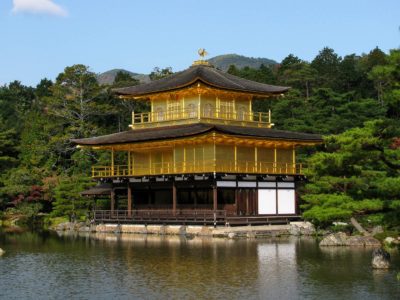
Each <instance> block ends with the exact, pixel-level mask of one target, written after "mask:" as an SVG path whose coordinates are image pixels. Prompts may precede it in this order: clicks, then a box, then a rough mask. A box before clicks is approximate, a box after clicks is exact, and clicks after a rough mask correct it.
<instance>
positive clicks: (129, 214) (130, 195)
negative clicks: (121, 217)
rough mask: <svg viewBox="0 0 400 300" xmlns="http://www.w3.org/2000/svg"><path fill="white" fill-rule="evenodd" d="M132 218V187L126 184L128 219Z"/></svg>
mask: <svg viewBox="0 0 400 300" xmlns="http://www.w3.org/2000/svg"><path fill="white" fill-rule="evenodd" d="M130 217H132V186H131V185H130V184H129V183H128V218H130Z"/></svg>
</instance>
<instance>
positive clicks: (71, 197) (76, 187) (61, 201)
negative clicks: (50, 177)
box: [51, 175, 93, 217]
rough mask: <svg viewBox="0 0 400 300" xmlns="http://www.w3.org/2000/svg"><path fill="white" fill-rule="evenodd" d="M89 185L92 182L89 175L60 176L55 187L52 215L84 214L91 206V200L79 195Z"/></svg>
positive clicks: (80, 215) (91, 184)
mask: <svg viewBox="0 0 400 300" xmlns="http://www.w3.org/2000/svg"><path fill="white" fill-rule="evenodd" d="M91 186H93V182H91V179H90V178H89V177H83V176H76V175H75V176H71V177H67V176H65V177H63V178H61V180H60V182H59V184H58V185H57V187H56V188H55V201H54V202H53V211H52V213H51V214H52V216H54V217H61V216H68V217H71V216H73V215H75V216H78V217H82V216H85V215H86V213H87V212H88V210H89V209H90V207H91V203H92V200H91V199H90V198H85V197H83V196H81V195H80V193H81V192H82V191H83V190H85V189H87V188H89V187H91Z"/></svg>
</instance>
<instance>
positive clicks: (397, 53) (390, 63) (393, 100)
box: [368, 49, 400, 119]
mask: <svg viewBox="0 0 400 300" xmlns="http://www.w3.org/2000/svg"><path fill="white" fill-rule="evenodd" d="M368 78H369V79H371V80H373V82H374V84H375V88H376V90H377V92H378V101H379V102H380V103H381V104H382V105H383V103H384V102H387V104H388V105H389V109H388V114H389V116H390V117H395V118H397V119H399V118H400V108H399V107H400V50H398V49H397V50H392V51H390V55H389V56H388V57H387V63H386V64H385V65H377V66H375V67H373V68H372V70H371V71H370V72H369V74H368Z"/></svg>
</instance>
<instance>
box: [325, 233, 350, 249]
mask: <svg viewBox="0 0 400 300" xmlns="http://www.w3.org/2000/svg"><path fill="white" fill-rule="evenodd" d="M319 245H320V246H346V245H347V235H346V234H345V233H344V232H337V233H333V234H329V235H328V236H326V237H324V239H323V240H322V241H321V242H320V243H319Z"/></svg>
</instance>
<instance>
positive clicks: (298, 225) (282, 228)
mask: <svg viewBox="0 0 400 300" xmlns="http://www.w3.org/2000/svg"><path fill="white" fill-rule="evenodd" d="M51 230H53V231H57V232H65V231H69V232H92V233H124V234H151V235H180V236H208V237H226V238H256V237H275V236H283V235H288V236H289V235H293V236H299V235H316V231H315V228H314V226H313V225H312V224H311V223H309V222H291V223H289V224H284V225H256V226H235V227H225V226H218V227H213V226H202V225H157V224H152V225H146V224H99V225H91V226H87V225H86V224H84V223H69V222H68V223H62V224H59V225H57V226H56V227H55V228H51Z"/></svg>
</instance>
